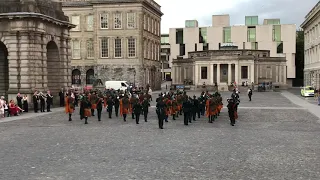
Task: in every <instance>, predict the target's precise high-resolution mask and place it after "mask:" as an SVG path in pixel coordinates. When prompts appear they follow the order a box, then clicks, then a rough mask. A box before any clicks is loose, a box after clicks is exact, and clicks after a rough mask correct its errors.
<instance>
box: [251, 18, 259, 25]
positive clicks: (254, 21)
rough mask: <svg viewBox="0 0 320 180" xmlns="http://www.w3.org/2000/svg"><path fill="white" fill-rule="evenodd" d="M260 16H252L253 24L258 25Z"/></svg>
mask: <svg viewBox="0 0 320 180" xmlns="http://www.w3.org/2000/svg"><path fill="white" fill-rule="evenodd" d="M258 24H259V22H258V16H253V17H251V25H258Z"/></svg>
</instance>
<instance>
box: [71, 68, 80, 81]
mask: <svg viewBox="0 0 320 180" xmlns="http://www.w3.org/2000/svg"><path fill="white" fill-rule="evenodd" d="M71 79H72V84H81V72H80V70H79V69H75V70H73V71H72V78H71Z"/></svg>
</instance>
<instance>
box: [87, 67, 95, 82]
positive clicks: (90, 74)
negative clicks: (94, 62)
mask: <svg viewBox="0 0 320 180" xmlns="http://www.w3.org/2000/svg"><path fill="white" fill-rule="evenodd" d="M93 82H94V70H93V69H89V70H88V71H87V73H86V84H93Z"/></svg>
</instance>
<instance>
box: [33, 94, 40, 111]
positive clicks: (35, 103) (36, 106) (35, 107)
mask: <svg viewBox="0 0 320 180" xmlns="http://www.w3.org/2000/svg"><path fill="white" fill-rule="evenodd" d="M32 101H33V110H34V112H35V113H37V112H38V101H39V96H38V91H35V92H34V94H33V96H32Z"/></svg>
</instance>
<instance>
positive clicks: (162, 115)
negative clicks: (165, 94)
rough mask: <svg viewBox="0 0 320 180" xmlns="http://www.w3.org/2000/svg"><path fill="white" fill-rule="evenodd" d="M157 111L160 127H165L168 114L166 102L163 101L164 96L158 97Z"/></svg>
mask: <svg viewBox="0 0 320 180" xmlns="http://www.w3.org/2000/svg"><path fill="white" fill-rule="evenodd" d="M156 108H157V109H156V112H157V115H158V124H159V128H160V129H163V121H164V118H165V115H166V112H165V108H166V104H165V103H164V102H163V99H162V96H160V97H159V98H158V101H157V104H156Z"/></svg>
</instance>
